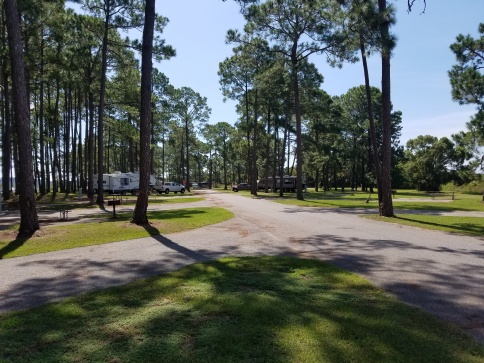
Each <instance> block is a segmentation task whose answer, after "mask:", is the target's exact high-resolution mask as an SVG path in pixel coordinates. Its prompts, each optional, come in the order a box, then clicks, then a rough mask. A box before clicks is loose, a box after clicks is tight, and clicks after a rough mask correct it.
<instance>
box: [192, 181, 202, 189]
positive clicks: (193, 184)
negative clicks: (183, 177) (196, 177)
mask: <svg viewBox="0 0 484 363" xmlns="http://www.w3.org/2000/svg"><path fill="white" fill-rule="evenodd" d="M190 188H192V189H199V188H200V186H199V185H198V183H197V182H192V183H190Z"/></svg>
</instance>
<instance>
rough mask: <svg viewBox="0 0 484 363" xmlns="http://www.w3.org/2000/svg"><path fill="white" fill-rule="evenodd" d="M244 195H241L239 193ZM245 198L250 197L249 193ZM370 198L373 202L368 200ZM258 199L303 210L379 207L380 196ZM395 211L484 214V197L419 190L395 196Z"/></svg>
mask: <svg viewBox="0 0 484 363" xmlns="http://www.w3.org/2000/svg"><path fill="white" fill-rule="evenodd" d="M239 193H240V192H239ZM242 195H250V193H249V192H247V193H242ZM368 197H370V200H369V202H368V203H367V202H366V201H367V199H368ZM257 198H262V199H269V200H273V201H275V202H278V203H283V204H289V205H298V206H301V207H319V208H370V209H377V208H378V194H376V191H375V193H372V194H370V193H369V192H361V191H358V192H356V191H346V192H344V193H343V192H338V191H329V192H328V191H327V192H323V191H319V192H315V191H314V189H312V188H310V189H308V192H306V193H304V200H297V199H296V193H284V196H283V197H282V198H281V197H279V194H278V193H264V192H263V191H259V192H258V195H257ZM392 200H393V205H394V208H397V209H410V210H428V211H432V210H435V211H457V210H458V211H481V212H483V211H484V203H483V202H482V196H481V195H471V194H460V193H456V194H455V200H452V199H451V197H450V196H438V197H436V198H435V199H432V198H431V197H430V196H429V195H428V194H427V193H425V192H419V191H415V190H402V191H398V193H397V194H396V195H395V196H394V197H393V199H392Z"/></svg>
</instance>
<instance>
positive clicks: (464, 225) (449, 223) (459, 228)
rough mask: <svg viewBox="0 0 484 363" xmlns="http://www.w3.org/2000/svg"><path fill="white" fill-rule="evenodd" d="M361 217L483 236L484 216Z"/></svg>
mask: <svg viewBox="0 0 484 363" xmlns="http://www.w3.org/2000/svg"><path fill="white" fill-rule="evenodd" d="M362 217H364V218H368V219H373V220H379V221H384V222H389V223H398V224H403V225H407V226H413V227H420V228H426V229H433V230H439V231H444V232H452V233H462V234H469V235H475V236H484V218H482V217H459V216H431V215H422V214H400V215H397V216H396V217H395V218H385V217H380V216H376V215H372V216H369V215H362Z"/></svg>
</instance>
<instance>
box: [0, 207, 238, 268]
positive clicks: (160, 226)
mask: <svg viewBox="0 0 484 363" xmlns="http://www.w3.org/2000/svg"><path fill="white" fill-rule="evenodd" d="M116 215H117V218H115V219H113V218H112V216H111V215H106V214H104V215H96V216H95V217H97V218H99V217H102V218H101V219H100V220H97V221H96V222H91V223H80V224H71V225H60V226H59V225H58V226H50V227H49V226H46V227H43V228H41V229H40V230H39V231H37V232H35V234H34V235H33V236H32V237H30V238H17V231H16V230H13V229H10V230H6V231H5V230H4V231H0V259H1V258H10V257H18V256H26V255H32V254H36V253H42V252H51V251H58V250H64V249H69V248H75V247H84V246H91V245H98V244H104V243H111V242H116V241H123V240H128V239H134V238H141V237H147V236H152V235H159V234H168V233H175V232H181V231H185V230H189V229H194V228H199V227H203V226H206V225H209V224H215V223H219V222H222V221H225V220H227V219H230V218H232V217H233V213H232V212H229V211H227V210H226V209H223V208H217V207H212V208H209V207H204V208H185V209H177V210H163V211H151V212H148V220H149V222H150V224H149V225H147V226H138V225H136V224H133V223H130V218H131V213H124V214H122V213H119V214H118V213H117V214H116Z"/></svg>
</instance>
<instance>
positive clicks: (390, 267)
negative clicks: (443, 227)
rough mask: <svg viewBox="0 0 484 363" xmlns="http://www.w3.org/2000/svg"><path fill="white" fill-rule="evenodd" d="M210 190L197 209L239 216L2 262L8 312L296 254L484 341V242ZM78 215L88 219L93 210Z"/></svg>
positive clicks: (2, 300) (1, 287) (0, 287)
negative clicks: (163, 276) (145, 280)
mask: <svg viewBox="0 0 484 363" xmlns="http://www.w3.org/2000/svg"><path fill="white" fill-rule="evenodd" d="M203 193H204V194H205V196H206V198H207V200H206V201H204V202H200V204H197V205H217V206H221V207H224V208H227V209H229V210H231V211H233V212H234V213H235V215H236V217H235V218H234V219H231V220H229V221H226V222H223V223H220V224H217V225H213V226H208V227H204V228H201V229H197V230H194V231H188V232H183V233H176V234H170V235H165V236H157V237H149V238H141V239H137V240H130V241H123V242H117V243H112V244H107V245H99V246H91V247H84V248H76V249H72V250H65V251H59V252H52V253H45V254H41V255H34V256H26V257H19V258H12V259H5V260H0V311H8V310H16V309H24V308H29V307H33V306H36V305H39V304H42V303H45V302H47V301H52V300H58V299H61V298H64V297H66V296H72V295H77V294H80V293H82V292H87V291H92V290H96V289H102V288H105V287H107V286H113V285H119V284H124V283H126V282H128V281H132V280H134V279H137V278H140V277H147V276H151V275H154V274H159V273H163V272H167V271H171V270H174V269H178V268H180V267H182V266H185V265H187V264H190V263H193V262H195V261H205V260H209V259H214V258H219V257H223V256H247V255H292V256H301V257H309V258H317V259H321V260H325V261H329V262H331V263H333V264H335V265H337V266H340V267H342V268H345V269H347V270H350V271H353V272H355V273H357V274H359V275H362V276H364V277H366V278H367V279H369V280H370V281H372V282H373V283H374V284H376V285H378V286H380V287H382V288H384V289H385V290H386V291H388V292H390V293H391V294H393V295H395V296H396V297H398V298H399V299H400V300H402V301H405V302H407V303H410V304H414V305H417V306H420V307H422V308H424V309H425V310H428V311H430V312H432V313H434V314H436V315H438V316H440V317H442V318H444V319H447V320H450V321H452V322H454V323H456V324H457V325H459V326H460V327H462V328H463V329H464V330H466V331H468V332H469V333H470V334H471V335H473V336H474V337H476V338H477V339H478V340H480V341H482V342H484V239H483V238H480V237H467V236H456V235H452V234H448V233H443V232H439V231H427V230H422V229H418V228H413V227H407V226H400V225H396V224H391V223H384V222H375V221H368V220H365V219H362V218H359V217H358V216H357V214H356V213H355V211H353V210H328V209H319V208H301V207H295V206H287V205H282V204H278V203H273V202H270V201H267V200H258V199H250V198H247V197H244V196H242V195H239V194H236V193H220V192H214V191H208V190H207V191H203ZM154 207H155V205H153V208H154ZM172 207H174V208H182V207H183V205H180V204H178V205H173V206H172ZM164 208H166V206H165V207H164ZM73 213H74V214H75V215H74V217H76V216H77V217H80V216H82V213H89V211H85V210H84V211H76V212H73ZM56 217H58V215H57V216H56ZM73 219H74V221H75V220H76V218H73Z"/></svg>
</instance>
